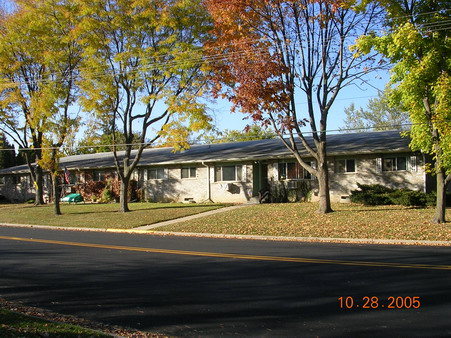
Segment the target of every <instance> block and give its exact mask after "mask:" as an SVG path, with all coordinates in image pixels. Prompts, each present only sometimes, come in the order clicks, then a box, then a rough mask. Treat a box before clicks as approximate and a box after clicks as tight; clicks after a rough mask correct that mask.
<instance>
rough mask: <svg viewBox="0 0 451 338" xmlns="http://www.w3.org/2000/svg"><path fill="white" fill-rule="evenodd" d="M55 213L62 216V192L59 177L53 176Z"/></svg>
mask: <svg viewBox="0 0 451 338" xmlns="http://www.w3.org/2000/svg"><path fill="white" fill-rule="evenodd" d="M52 192H53V211H54V213H55V215H56V216H58V215H62V213H61V208H60V192H59V187H58V175H54V174H52Z"/></svg>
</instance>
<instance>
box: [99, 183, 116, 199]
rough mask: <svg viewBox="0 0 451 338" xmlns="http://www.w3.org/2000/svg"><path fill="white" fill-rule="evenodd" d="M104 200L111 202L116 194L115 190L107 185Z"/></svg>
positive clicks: (103, 195)
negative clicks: (114, 193)
mask: <svg viewBox="0 0 451 338" xmlns="http://www.w3.org/2000/svg"><path fill="white" fill-rule="evenodd" d="M101 200H102V202H111V201H113V200H114V196H113V192H112V191H111V190H110V189H108V188H107V187H105V188H104V189H103V191H102V197H101Z"/></svg>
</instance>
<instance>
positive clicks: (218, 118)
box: [0, 0, 389, 136]
mask: <svg viewBox="0 0 451 338" xmlns="http://www.w3.org/2000/svg"><path fill="white" fill-rule="evenodd" d="M0 8H4V9H9V8H10V0H0ZM388 80H389V75H388V73H387V72H384V71H380V72H378V73H371V74H368V75H367V76H366V77H365V81H366V82H362V81H356V82H355V85H351V86H349V87H347V88H344V89H343V90H342V91H341V92H340V94H339V96H338V98H337V100H336V101H335V103H334V105H333V106H332V108H331V110H330V113H329V119H328V130H330V131H335V130H338V129H339V128H343V127H344V119H345V117H346V116H345V113H344V109H345V107H347V106H349V105H350V104H351V103H354V104H355V106H356V107H357V108H359V107H366V105H367V103H368V100H369V99H371V98H375V97H377V94H378V90H377V89H379V90H383V89H384V87H385V85H386V83H387V82H388ZM376 88H377V89H376ZM296 103H297V109H298V112H302V110H303V109H305V108H306V104H305V98H303V97H302V95H298V96H297V98H296ZM74 108H75V110H78V109H77V107H74ZM209 109H210V111H211V114H212V116H213V118H214V123H215V126H216V128H217V129H218V130H225V129H228V130H232V129H235V130H243V129H244V128H245V126H246V125H247V124H250V123H252V121H251V120H248V119H245V118H246V116H247V115H245V114H242V113H239V112H236V113H230V104H229V103H228V102H227V101H224V100H219V101H217V102H215V103H212V104H210V105H209ZM301 117H307V115H301ZM306 130H308V128H307V129H306ZM82 134H83V132H80V133H79V134H78V135H80V136H81V135H82Z"/></svg>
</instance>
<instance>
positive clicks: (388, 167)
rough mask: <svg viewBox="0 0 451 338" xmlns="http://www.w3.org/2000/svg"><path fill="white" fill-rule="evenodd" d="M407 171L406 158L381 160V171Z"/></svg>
mask: <svg viewBox="0 0 451 338" xmlns="http://www.w3.org/2000/svg"><path fill="white" fill-rule="evenodd" d="M400 170H407V158H406V157H389V158H383V159H382V171H400Z"/></svg>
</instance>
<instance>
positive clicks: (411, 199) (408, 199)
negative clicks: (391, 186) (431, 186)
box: [390, 189, 427, 207]
mask: <svg viewBox="0 0 451 338" xmlns="http://www.w3.org/2000/svg"><path fill="white" fill-rule="evenodd" d="M390 199H391V201H392V202H393V204H396V205H404V206H407V207H411V206H414V207H425V206H426V205H427V195H426V194H425V193H424V192H421V191H412V190H408V189H400V190H396V191H394V192H392V193H391V194H390Z"/></svg>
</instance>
